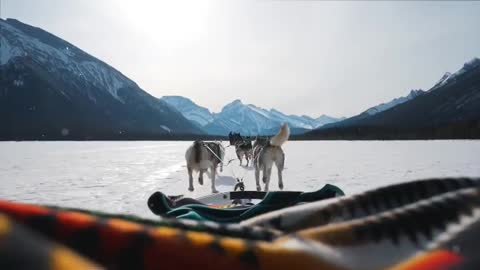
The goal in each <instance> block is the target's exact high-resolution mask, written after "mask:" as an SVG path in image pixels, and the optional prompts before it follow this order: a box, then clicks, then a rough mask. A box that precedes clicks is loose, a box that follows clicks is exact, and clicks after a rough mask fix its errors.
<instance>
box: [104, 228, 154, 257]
mask: <svg viewBox="0 0 480 270" xmlns="http://www.w3.org/2000/svg"><path fill="white" fill-rule="evenodd" d="M144 230H145V228H144V227H143V226H141V225H139V224H137V223H133V222H129V221H123V220H120V219H111V220H108V221H107V222H106V223H105V224H102V226H100V227H99V232H100V237H101V247H102V251H103V252H102V254H103V256H106V257H107V258H114V257H115V256H119V254H120V252H122V250H124V249H125V248H127V247H129V246H130V244H131V241H132V239H134V236H135V234H138V233H139V232H142V231H144Z"/></svg>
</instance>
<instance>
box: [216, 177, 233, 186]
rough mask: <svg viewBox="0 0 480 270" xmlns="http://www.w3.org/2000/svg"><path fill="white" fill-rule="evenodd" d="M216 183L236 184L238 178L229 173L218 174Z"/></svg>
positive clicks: (222, 184)
mask: <svg viewBox="0 0 480 270" xmlns="http://www.w3.org/2000/svg"><path fill="white" fill-rule="evenodd" d="M215 183H216V184H217V185H221V186H232V187H233V186H235V184H237V179H236V178H235V177H232V176H228V175H218V176H217V177H216V179H215Z"/></svg>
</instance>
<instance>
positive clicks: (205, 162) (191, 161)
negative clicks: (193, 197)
mask: <svg viewBox="0 0 480 270" xmlns="http://www.w3.org/2000/svg"><path fill="white" fill-rule="evenodd" d="M224 156H225V148H224V147H223V146H222V144H221V143H220V142H203V141H195V142H194V143H193V145H191V146H190V147H188V149H187V152H186V153H185V160H186V161H187V170H188V181H189V182H188V183H189V185H188V190H189V191H193V175H192V174H193V171H198V172H199V175H198V182H199V183H200V185H203V173H205V172H207V173H208V169H210V173H209V175H210V178H211V179H212V192H213V193H217V192H218V191H217V189H216V188H215V174H216V172H217V167H218V165H219V164H220V171H222V169H223V157H224Z"/></svg>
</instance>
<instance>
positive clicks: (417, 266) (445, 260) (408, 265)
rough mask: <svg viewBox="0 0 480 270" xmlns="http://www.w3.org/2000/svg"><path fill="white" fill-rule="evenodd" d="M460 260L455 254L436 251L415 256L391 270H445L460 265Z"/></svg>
mask: <svg viewBox="0 0 480 270" xmlns="http://www.w3.org/2000/svg"><path fill="white" fill-rule="evenodd" d="M462 260H463V258H462V257H461V256H460V255H458V254H456V253H453V252H450V251H446V250H438V251H433V252H430V253H427V254H422V255H420V256H417V257H415V258H413V259H411V260H409V261H407V262H404V263H401V264H399V265H398V266H395V267H394V268H392V269H391V270H446V269H450V268H451V267H452V266H455V265H458V264H460V263H461V262H462Z"/></svg>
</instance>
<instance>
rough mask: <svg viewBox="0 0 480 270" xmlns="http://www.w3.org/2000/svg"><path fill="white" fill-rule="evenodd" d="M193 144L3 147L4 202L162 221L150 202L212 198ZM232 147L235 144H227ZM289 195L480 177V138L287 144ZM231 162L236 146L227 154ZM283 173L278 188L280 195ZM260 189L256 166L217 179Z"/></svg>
mask: <svg viewBox="0 0 480 270" xmlns="http://www.w3.org/2000/svg"><path fill="white" fill-rule="evenodd" d="M190 144H191V142H0V198H1V199H7V200H13V201H19V202H25V203H40V204H55V205H62V206H70V207H79V208H86V209H97V210H103V211H108V212H116V213H129V214H137V215H141V216H144V217H154V216H153V214H151V213H150V211H149V210H148V207H147V205H146V201H147V198H148V197H149V196H150V194H152V193H153V192H154V191H157V190H160V191H162V192H165V193H167V194H169V195H175V194H186V195H187V196H191V197H199V196H202V195H206V194H209V192H210V180H209V179H208V178H206V179H205V184H204V186H200V185H199V184H198V181H195V183H194V186H195V191H194V192H188V191H187V187H188V178H187V172H186V168H185V160H184V155H185V151H186V149H187V147H188V146H189V145H190ZM224 145H227V143H226V142H224ZM283 148H284V151H285V154H286V162H285V165H286V168H285V170H284V184H285V190H304V191H313V190H316V189H319V188H321V187H322V186H323V185H324V184H326V183H331V184H335V185H338V186H339V187H341V188H342V189H344V191H345V192H346V193H347V194H354V193H358V192H361V191H365V190H368V189H372V188H375V187H380V186H384V185H388V184H391V183H397V182H402V181H407V180H414V179H419V178H427V177H446V176H477V177H478V176H480V155H478V153H480V141H469V140H462V141H459V140H457V141H317V142H313V141H312V142H287V143H286V144H285V145H284V147H283ZM226 150H227V151H226V158H225V159H226V160H227V161H228V160H230V159H233V158H234V156H235V154H234V149H233V148H232V147H228V148H227V149H226ZM276 175H277V173H276V169H273V172H272V181H271V182H270V184H271V186H270V188H271V189H272V190H278V187H277V183H278V182H277V176H276ZM234 177H244V181H245V184H246V187H247V189H248V190H250V189H254V188H255V184H254V183H255V180H254V171H253V168H245V167H240V166H239V165H238V161H237V160H235V161H233V162H231V163H230V164H229V165H228V166H226V167H225V168H224V171H223V172H222V173H220V174H219V177H218V178H217V188H218V189H219V190H220V191H229V190H233V185H234V183H235V178H234Z"/></svg>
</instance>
